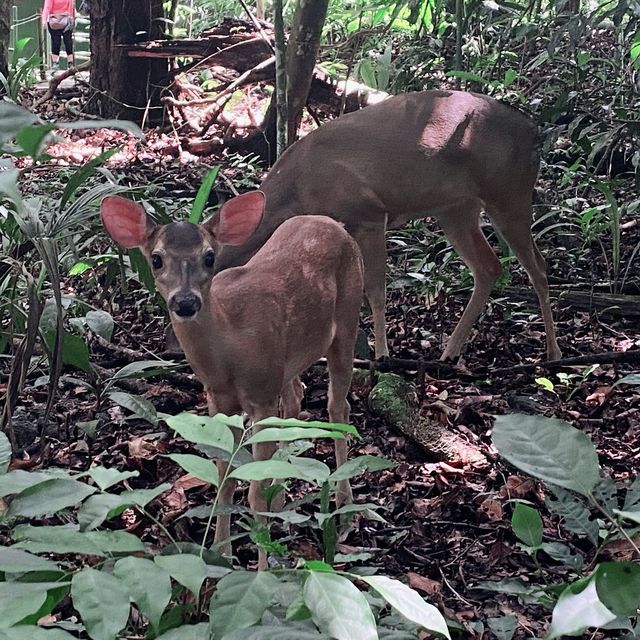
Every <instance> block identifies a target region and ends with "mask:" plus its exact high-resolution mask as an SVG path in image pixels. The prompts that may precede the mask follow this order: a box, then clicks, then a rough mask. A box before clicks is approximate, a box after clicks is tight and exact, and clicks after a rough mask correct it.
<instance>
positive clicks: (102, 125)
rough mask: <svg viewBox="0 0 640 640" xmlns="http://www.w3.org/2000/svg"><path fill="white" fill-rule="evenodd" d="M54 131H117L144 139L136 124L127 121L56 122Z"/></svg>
mask: <svg viewBox="0 0 640 640" xmlns="http://www.w3.org/2000/svg"><path fill="white" fill-rule="evenodd" d="M56 129H118V130H119V131H125V132H126V133H130V134H132V135H134V136H136V137H137V138H143V139H144V133H142V129H140V127H139V126H138V125H137V124H134V123H133V122H129V121H128V120H78V121H76V122H56Z"/></svg>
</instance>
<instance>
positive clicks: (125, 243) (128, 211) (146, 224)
mask: <svg viewBox="0 0 640 640" xmlns="http://www.w3.org/2000/svg"><path fill="white" fill-rule="evenodd" d="M100 217H101V218H102V224H103V225H104V228H105V229H106V230H107V233H108V234H109V235H110V236H111V237H112V238H113V239H114V240H115V241H116V242H117V243H118V244H119V245H120V246H121V247H124V248H125V249H131V248H133V247H141V246H142V245H143V244H144V243H145V242H146V240H147V238H148V236H149V233H150V232H151V230H152V229H153V227H154V226H155V223H154V222H152V221H151V220H149V218H148V217H147V212H146V211H145V210H144V207H142V205H139V204H137V203H135V202H133V200H128V199H127V198H121V197H120V196H107V197H106V198H105V199H104V200H103V201H102V202H101V203H100Z"/></svg>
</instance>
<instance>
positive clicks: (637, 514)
mask: <svg viewBox="0 0 640 640" xmlns="http://www.w3.org/2000/svg"><path fill="white" fill-rule="evenodd" d="M615 514H616V515H618V516H620V517H621V518H625V519H626V520H631V521H632V522H635V523H636V524H640V511H621V510H618V509H616V510H615Z"/></svg>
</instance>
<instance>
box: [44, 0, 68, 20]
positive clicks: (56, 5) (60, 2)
mask: <svg viewBox="0 0 640 640" xmlns="http://www.w3.org/2000/svg"><path fill="white" fill-rule="evenodd" d="M55 13H68V14H69V15H70V16H75V15H76V5H75V0H44V7H43V8H42V24H43V25H46V24H47V20H49V16H50V15H52V14H55Z"/></svg>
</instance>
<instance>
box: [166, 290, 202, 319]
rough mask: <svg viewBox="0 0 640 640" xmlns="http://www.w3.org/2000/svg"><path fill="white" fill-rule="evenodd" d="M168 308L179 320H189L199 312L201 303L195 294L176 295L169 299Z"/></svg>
mask: <svg viewBox="0 0 640 640" xmlns="http://www.w3.org/2000/svg"><path fill="white" fill-rule="evenodd" d="M169 308H170V309H171V311H173V312H174V313H175V314H176V315H177V316H180V317H181V318H190V317H191V316H195V315H196V313H198V311H200V309H201V308H202V301H201V300H200V298H199V297H198V296H197V295H196V294H195V293H177V294H176V295H175V296H173V298H172V299H171V304H170V305H169Z"/></svg>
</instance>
